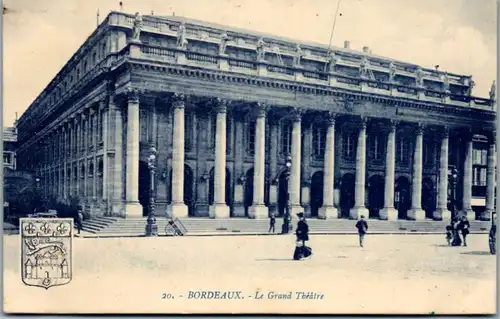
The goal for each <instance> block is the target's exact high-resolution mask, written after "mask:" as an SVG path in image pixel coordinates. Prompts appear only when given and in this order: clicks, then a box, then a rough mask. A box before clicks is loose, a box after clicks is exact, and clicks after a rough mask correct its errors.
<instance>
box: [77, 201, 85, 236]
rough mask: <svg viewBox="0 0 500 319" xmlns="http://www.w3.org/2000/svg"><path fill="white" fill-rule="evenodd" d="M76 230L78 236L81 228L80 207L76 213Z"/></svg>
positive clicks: (81, 214)
mask: <svg viewBox="0 0 500 319" xmlns="http://www.w3.org/2000/svg"><path fill="white" fill-rule="evenodd" d="M76 228H77V229H78V234H80V231H81V230H82V228H83V211H82V209H81V207H78V211H77V213H76Z"/></svg>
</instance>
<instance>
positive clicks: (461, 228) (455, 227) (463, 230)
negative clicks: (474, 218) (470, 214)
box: [446, 216, 470, 247]
mask: <svg viewBox="0 0 500 319" xmlns="http://www.w3.org/2000/svg"><path fill="white" fill-rule="evenodd" d="M469 228H470V223H469V220H468V219H467V216H462V218H459V217H455V218H453V219H452V220H451V223H450V225H448V226H446V240H447V242H448V245H449V246H462V243H463V245H464V246H465V247H467V235H469V232H470V231H469ZM460 235H461V236H460Z"/></svg>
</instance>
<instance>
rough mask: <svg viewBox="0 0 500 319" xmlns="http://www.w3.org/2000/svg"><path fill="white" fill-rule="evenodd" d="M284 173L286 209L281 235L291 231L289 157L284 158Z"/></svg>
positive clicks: (290, 164)
mask: <svg viewBox="0 0 500 319" xmlns="http://www.w3.org/2000/svg"><path fill="white" fill-rule="evenodd" d="M285 165H286V171H285V177H286V188H287V191H286V208H285V214H284V216H283V229H282V233H283V234H287V233H289V232H290V231H291V230H292V223H291V219H292V218H291V214H290V213H291V205H290V175H291V172H290V168H291V167H292V158H291V157H290V156H287V158H286V164H285Z"/></svg>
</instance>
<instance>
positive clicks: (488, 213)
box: [481, 131, 496, 220]
mask: <svg viewBox="0 0 500 319" xmlns="http://www.w3.org/2000/svg"><path fill="white" fill-rule="evenodd" d="M495 142H496V132H495V131H493V132H492V133H491V136H490V137H489V148H488V168H487V173H486V174H487V175H486V210H485V211H484V212H483V214H482V216H481V219H483V220H488V219H490V220H491V217H492V213H493V212H494V211H495V186H496V178H495V165H496V146H495V144H496V143H495Z"/></svg>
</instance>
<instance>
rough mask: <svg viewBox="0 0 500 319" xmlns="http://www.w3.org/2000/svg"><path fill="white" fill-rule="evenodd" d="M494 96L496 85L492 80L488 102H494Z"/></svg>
mask: <svg viewBox="0 0 500 319" xmlns="http://www.w3.org/2000/svg"><path fill="white" fill-rule="evenodd" d="M496 94H497V85H496V81H495V80H493V83H492V84H491V89H490V100H492V101H495V100H496V99H495V98H496Z"/></svg>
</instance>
